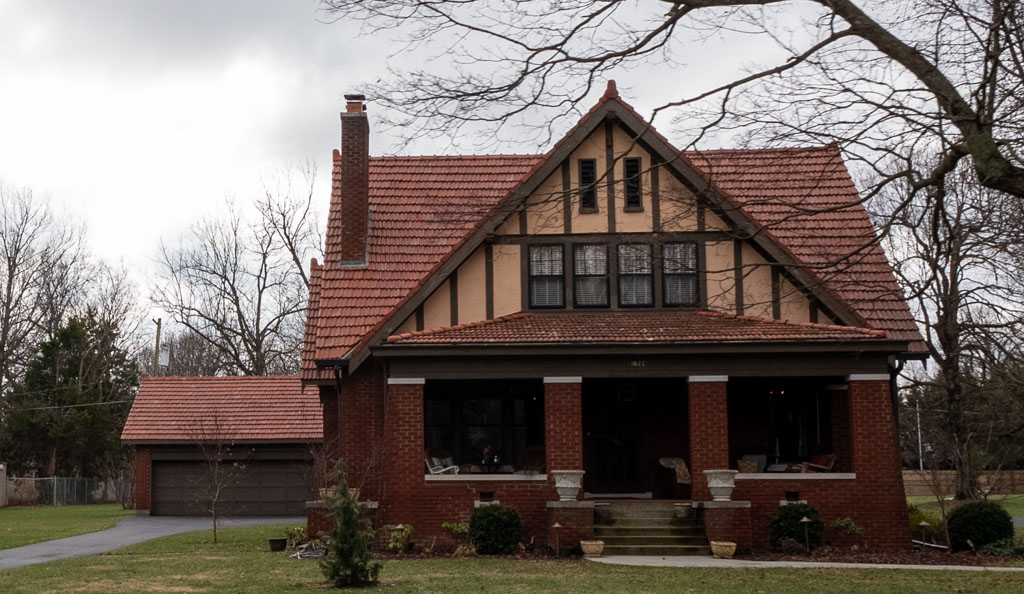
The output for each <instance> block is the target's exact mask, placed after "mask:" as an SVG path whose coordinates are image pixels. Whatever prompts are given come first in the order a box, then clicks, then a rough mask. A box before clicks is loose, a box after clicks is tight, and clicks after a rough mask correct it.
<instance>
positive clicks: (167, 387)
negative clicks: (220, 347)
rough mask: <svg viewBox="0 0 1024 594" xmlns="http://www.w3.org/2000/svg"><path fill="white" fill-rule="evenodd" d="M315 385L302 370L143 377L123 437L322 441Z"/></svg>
mask: <svg viewBox="0 0 1024 594" xmlns="http://www.w3.org/2000/svg"><path fill="white" fill-rule="evenodd" d="M322 438H323V418H322V411H321V407H320V401H319V397H318V393H317V390H316V388H309V389H306V390H305V391H303V388H302V384H301V382H300V380H299V378H298V377H297V376H263V377H151V376H146V375H144V376H143V377H142V386H141V387H140V388H139V394H138V396H136V397H135V403H134V404H133V405H132V410H131V413H129V415H128V420H127V421H126V422H125V424H124V430H123V431H122V433H121V439H122V440H123V441H125V442H129V443H164V442H196V441H200V440H230V441H249V442H295V441H304V442H309V441H319V440H321V439H322Z"/></svg>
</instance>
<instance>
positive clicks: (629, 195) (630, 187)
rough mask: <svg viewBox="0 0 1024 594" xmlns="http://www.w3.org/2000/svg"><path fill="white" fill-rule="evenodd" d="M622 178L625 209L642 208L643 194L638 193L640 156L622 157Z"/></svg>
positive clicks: (635, 209) (634, 209)
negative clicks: (624, 182) (624, 192)
mask: <svg viewBox="0 0 1024 594" xmlns="http://www.w3.org/2000/svg"><path fill="white" fill-rule="evenodd" d="M623 169H624V170H625V171H624V172H623V173H624V175H623V177H622V178H623V179H624V180H626V210H627V211H630V210H632V211H637V210H643V209H644V202H643V195H642V194H641V193H640V158H639V157H629V158H627V159H623Z"/></svg>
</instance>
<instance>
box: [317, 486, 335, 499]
mask: <svg viewBox="0 0 1024 594" xmlns="http://www.w3.org/2000/svg"><path fill="white" fill-rule="evenodd" d="M332 495H334V487H325V488H323V489H320V501H326V500H327V498H328V497H330V496H332Z"/></svg>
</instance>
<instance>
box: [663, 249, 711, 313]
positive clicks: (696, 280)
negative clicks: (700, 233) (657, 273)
mask: <svg viewBox="0 0 1024 594" xmlns="http://www.w3.org/2000/svg"><path fill="white" fill-rule="evenodd" d="M671 245H686V246H691V248H692V249H693V264H694V266H693V269H692V270H691V271H690V272H668V271H667V267H666V266H665V263H666V262H667V261H668V258H667V257H666V256H665V248H667V247H668V246H671ZM699 271H700V244H699V243H698V242H696V241H666V242H663V243H662V244H661V293H662V294H661V306H662V307H668V308H685V307H698V306H699V305H700V303H701V293H700V286H701V285H700V272H699ZM670 277H691V278H693V284H694V294H693V301H691V302H689V303H672V302H670V301H669V298H668V282H667V280H668V279H669V278H670Z"/></svg>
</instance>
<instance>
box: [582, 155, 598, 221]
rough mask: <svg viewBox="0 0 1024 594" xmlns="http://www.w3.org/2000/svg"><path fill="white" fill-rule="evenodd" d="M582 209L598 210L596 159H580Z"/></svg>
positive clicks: (584, 210)
mask: <svg viewBox="0 0 1024 594" xmlns="http://www.w3.org/2000/svg"><path fill="white" fill-rule="evenodd" d="M580 211H582V212H597V160H596V159H580Z"/></svg>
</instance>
